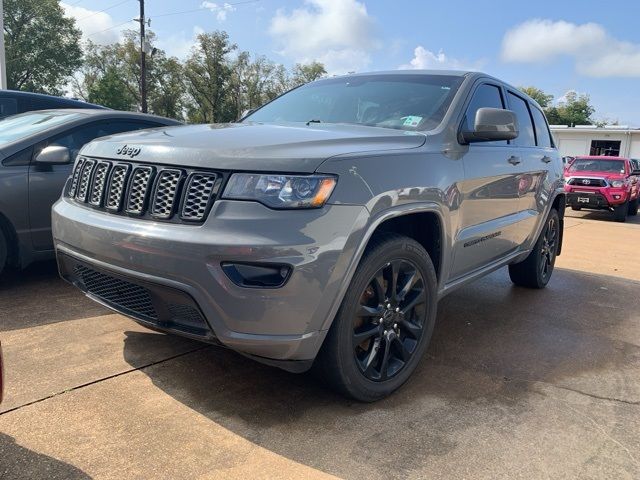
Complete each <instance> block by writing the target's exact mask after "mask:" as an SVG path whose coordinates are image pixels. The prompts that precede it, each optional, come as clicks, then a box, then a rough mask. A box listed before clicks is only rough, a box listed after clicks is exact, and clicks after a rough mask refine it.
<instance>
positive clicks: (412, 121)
mask: <svg viewBox="0 0 640 480" xmlns="http://www.w3.org/2000/svg"><path fill="white" fill-rule="evenodd" d="M421 121H422V117H417V116H414V115H409V116H408V117H404V123H403V124H402V125H403V126H405V127H417V126H418V125H419V124H420V122H421Z"/></svg>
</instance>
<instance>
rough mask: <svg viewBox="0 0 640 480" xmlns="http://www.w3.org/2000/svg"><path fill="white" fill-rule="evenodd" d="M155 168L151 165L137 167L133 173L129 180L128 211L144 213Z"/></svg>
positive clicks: (136, 213) (135, 213)
mask: <svg viewBox="0 0 640 480" xmlns="http://www.w3.org/2000/svg"><path fill="white" fill-rule="evenodd" d="M152 176H153V169H152V168H151V167H135V168H134V169H133V172H132V173H131V180H130V181H129V192H128V195H127V206H126V209H125V210H126V212H127V213H132V214H134V215H142V213H143V211H144V208H145V204H146V200H147V192H148V191H149V185H150V184H151V177H152Z"/></svg>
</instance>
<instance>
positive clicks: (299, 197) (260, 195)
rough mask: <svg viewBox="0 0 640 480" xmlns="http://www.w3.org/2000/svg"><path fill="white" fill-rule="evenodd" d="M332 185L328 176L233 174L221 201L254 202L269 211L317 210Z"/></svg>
mask: <svg viewBox="0 0 640 480" xmlns="http://www.w3.org/2000/svg"><path fill="white" fill-rule="evenodd" d="M335 186H336V178H335V177H332V176H330V175H271V174H267V175H263V174H259V173H234V174H233V175H231V178H230V179H229V183H228V184H227V186H226V188H225V189H224V194H223V195H222V197H223V198H229V199H234V200H254V201H256V202H260V203H263V204H265V205H266V206H268V207H271V208H320V207H322V206H323V205H324V204H325V203H326V202H327V200H328V199H329V197H330V196H331V192H333V188H334V187H335Z"/></svg>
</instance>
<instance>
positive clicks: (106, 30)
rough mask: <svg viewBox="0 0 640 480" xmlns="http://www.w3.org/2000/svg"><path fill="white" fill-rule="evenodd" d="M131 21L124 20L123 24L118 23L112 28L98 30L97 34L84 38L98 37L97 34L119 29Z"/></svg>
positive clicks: (90, 34)
mask: <svg viewBox="0 0 640 480" xmlns="http://www.w3.org/2000/svg"><path fill="white" fill-rule="evenodd" d="M132 21H133V20H126V21H124V22H122V23H119V24H117V25H114V26H112V27H109V28H105V29H104V30H98V31H97V32H92V33H89V34H87V35H85V36H86V37H92V36H94V35H98V34H99V33H104V32H108V31H109V30H113V29H114V28H118V27H121V26H123V25H126V24H127V23H130V22H132Z"/></svg>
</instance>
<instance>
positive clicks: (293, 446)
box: [0, 212, 640, 479]
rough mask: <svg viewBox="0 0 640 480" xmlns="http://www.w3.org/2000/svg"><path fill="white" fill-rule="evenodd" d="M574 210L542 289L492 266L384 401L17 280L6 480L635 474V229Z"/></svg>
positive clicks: (5, 287)
mask: <svg viewBox="0 0 640 480" xmlns="http://www.w3.org/2000/svg"><path fill="white" fill-rule="evenodd" d="M568 216H569V218H567V222H566V226H565V246H564V251H563V254H562V256H561V257H559V259H558V262H557V264H556V271H555V273H554V276H553V278H552V280H551V282H550V285H549V287H548V288H547V289H546V290H543V291H532V290H527V289H522V288H516V287H514V286H512V284H511V283H510V281H509V278H508V275H507V272H506V269H503V270H501V271H499V272H496V273H494V274H492V275H491V276H489V277H487V278H485V279H483V280H480V281H478V282H476V283H474V284H472V285H469V286H467V287H465V288H463V289H461V290H459V291H457V292H455V293H453V294H451V295H450V296H448V297H446V298H445V299H444V300H443V301H442V303H441V304H440V306H439V314H438V323H437V325H436V329H435V332H434V336H433V340H432V343H431V346H430V348H429V351H428V353H427V355H426V357H425V358H424V361H423V362H422V364H421V365H420V367H419V368H418V370H417V371H416V372H415V374H414V375H413V377H412V378H411V379H410V380H409V382H408V383H407V384H406V385H405V386H404V387H403V388H402V389H400V390H399V391H398V392H397V393H395V394H394V395H392V396H391V397H390V398H388V399H386V400H384V401H381V402H378V403H375V404H359V403H353V402H351V401H348V400H345V399H344V398H342V397H340V396H338V395H335V394H334V393H332V392H330V391H327V390H325V389H324V388H323V386H322V385H319V384H318V383H317V381H316V380H315V378H314V377H313V376H311V375H306V374H305V375H293V374H288V373H285V372H283V371H280V370H277V369H273V368H269V367H266V366H263V365H259V364H257V363H254V362H252V361H250V360H248V359H245V358H244V357H242V356H240V355H237V354H235V353H233V352H230V351H227V350H224V349H220V348H216V347H212V346H207V345H203V344H200V343H197V342H193V341H189V340H185V339H182V338H178V337H173V336H168V335H162V334H158V333H154V332H151V331H148V330H145V329H144V328H142V327H140V326H138V325H137V324H136V323H134V322H133V321H130V320H128V319H126V318H124V317H122V316H119V315H116V314H112V313H110V312H109V311H107V310H105V309H104V308H102V307H100V306H98V305H96V304H94V303H92V302H90V301H89V300H87V299H85V298H84V297H83V296H82V295H81V294H80V293H78V292H77V291H75V290H74V289H73V288H71V287H69V286H67V285H66V284H64V283H63V282H62V281H61V280H59V279H58V278H57V274H56V270H55V265H54V264H53V263H45V264H40V265H34V266H33V267H31V268H29V269H28V270H27V271H26V272H21V273H11V274H10V275H8V276H5V278H3V279H1V280H0V339H1V340H2V346H3V350H4V354H5V362H6V380H7V390H6V392H5V393H6V397H5V402H4V403H3V404H2V405H1V406H0V412H2V413H0V478H7V479H20V478H30V479H33V478H47V479H57V478H60V479H83V478H114V479H116V478H117V479H122V478H167V479H169V478H171V479H178V478H269V479H271V478H327V477H330V476H336V477H340V478H347V479H361V478H372V479H376V478H433V479H437V478H460V479H462V478H474V479H475V478H509V479H514V478H527V479H532V478H616V479H624V478H628V479H634V478H636V479H637V478H640V433H639V432H640V294H639V293H640V250H639V247H640V221H639V220H638V219H637V218H633V219H630V221H629V222H628V223H625V224H618V223H614V222H612V221H611V219H610V218H609V215H607V214H606V213H601V212H600V213H586V212H568Z"/></svg>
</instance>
